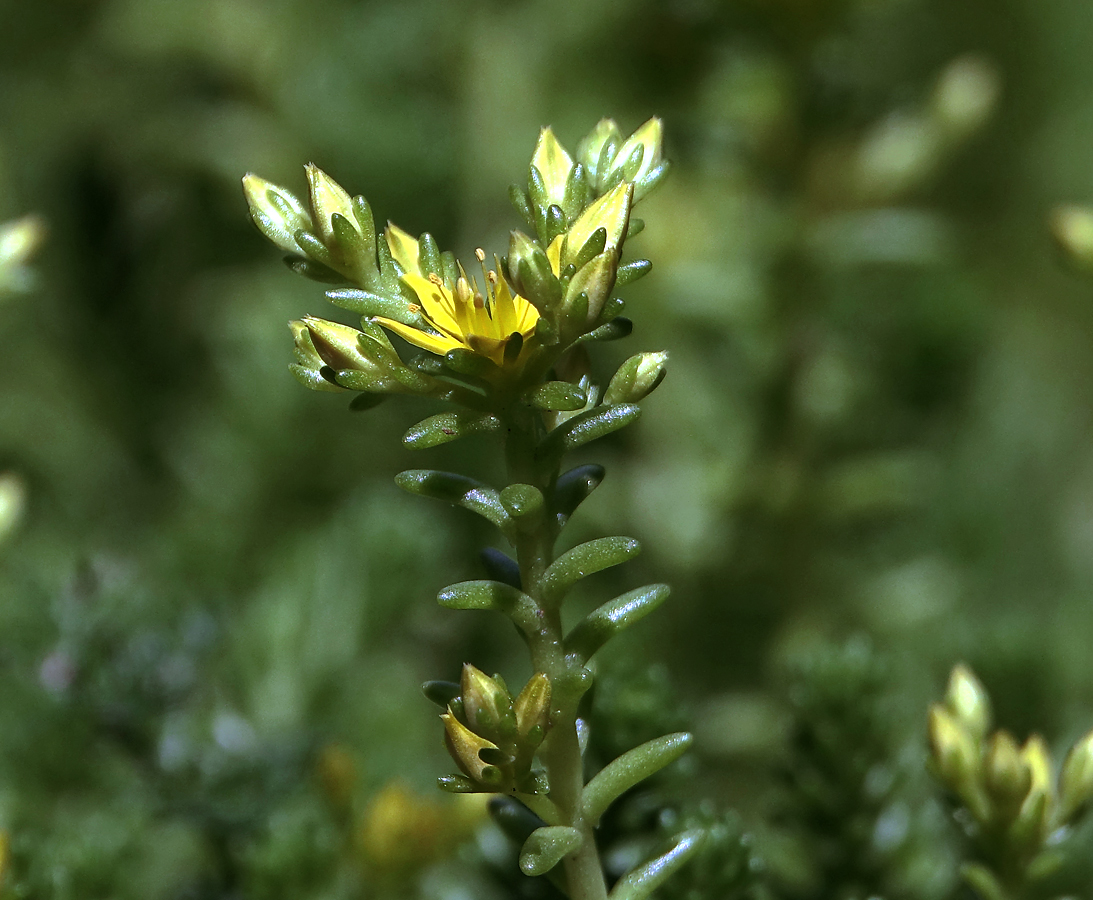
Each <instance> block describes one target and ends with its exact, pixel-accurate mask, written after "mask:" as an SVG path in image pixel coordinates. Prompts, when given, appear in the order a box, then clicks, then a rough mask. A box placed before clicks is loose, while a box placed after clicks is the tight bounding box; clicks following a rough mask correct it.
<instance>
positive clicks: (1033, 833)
mask: <svg viewBox="0 0 1093 900" xmlns="http://www.w3.org/2000/svg"><path fill="white" fill-rule="evenodd" d="M1021 762H1022V764H1023V765H1024V767H1025V770H1026V771H1027V772H1028V774H1029V788H1028V792H1027V794H1026V795H1025V799H1024V801H1023V802H1022V803H1021V810H1020V812H1019V813H1018V816H1017V822H1016V823H1015V825H1014V834H1015V836H1020V837H1021V838H1023V840H1024V842H1025V844H1026V845H1027V846H1029V847H1032V848H1038V847H1039V846H1040V844H1042V843H1043V841H1044V839H1045V838H1046V837H1047V834H1048V826H1049V823H1050V821H1051V817H1052V813H1053V811H1054V810H1053V806H1054V801H1055V797H1054V784H1053V782H1052V772H1051V752H1050V751H1049V750H1048V748H1047V744H1045V743H1044V739H1043V738H1042V737H1040V735H1038V734H1034V735H1032V736H1031V737H1030V738H1029V739H1028V740H1027V741H1025V746H1023V747H1022V748H1021Z"/></svg>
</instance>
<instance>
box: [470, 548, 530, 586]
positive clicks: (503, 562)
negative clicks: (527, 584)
mask: <svg viewBox="0 0 1093 900" xmlns="http://www.w3.org/2000/svg"><path fill="white" fill-rule="evenodd" d="M479 557H480V558H481V560H482V565H483V566H484V567H485V569H486V574H487V575H489V576H490V578H492V579H493V580H494V581H502V582H504V583H505V584H508V585H511V586H512V587H514V588H519V587H520V566H519V565H518V564H517V562H516V560H515V559H513V558H512V557H510V556H507V555H506V554H504V553H502V552H501V551H500V550H498V549H497V548H496V547H485V548H483V549H482V551H481V552H480V553H479Z"/></svg>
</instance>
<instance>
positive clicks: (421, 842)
mask: <svg viewBox="0 0 1093 900" xmlns="http://www.w3.org/2000/svg"><path fill="white" fill-rule="evenodd" d="M486 803H487V797H486V795H483V794H461V795H447V796H444V795H442V796H441V797H439V798H437V797H435V796H434V795H429V796H427V797H426V796H422V795H420V794H418V793H416V792H415V791H413V790H412V789H411V788H409V787H407V786H406V785H405V784H403V783H402V782H400V781H394V782H391V783H390V784H388V785H387V786H386V787H384V788H383V789H382V790H381V791H380V792H379V793H378V794H376V796H375V797H374V798H373V800H372V802H371V803H370V804H369V806H368V809H367V810H366V811H365V813H364V816H363V818H362V820H361V823H360V827H359V829H358V831H357V838H356V843H357V847H358V849H359V850H360V853H361V855H362V856H363V857H364V860H365V862H366V863H367V864H368V865H369V866H370V867H371V868H373V869H375V870H377V871H379V872H383V873H387V874H398V873H405V872H408V871H411V870H417V869H420V868H421V867H422V866H424V865H426V864H428V863H429V862H432V861H433V860H435V859H437V858H440V857H442V856H444V855H446V854H448V853H450V852H451V851H452V850H454V849H455V848H456V847H457V846H459V844H461V843H462V842H463V841H465V840H467V839H468V838H469V837H470V836H471V835H472V834H473V833H474V830H475V828H477V827H478V825H479V823H481V822H482V820H483V819H484V818H485V817H486Z"/></svg>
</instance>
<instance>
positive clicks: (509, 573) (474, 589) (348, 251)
mask: <svg viewBox="0 0 1093 900" xmlns="http://www.w3.org/2000/svg"><path fill="white" fill-rule="evenodd" d="M661 143H662V137H661V124H660V121H659V120H658V119H655V118H654V119H650V120H649V121H648V122H647V123H646V124H645V125H643V126H642V127H641V128H639V129H638V130H637V131H635V132H634V133H633V134H632V135H631V136H630V137H629V138H624V136H623V135H622V133H621V132H620V131H619V129H618V126H617V125H616V124H615V122H614V121H612V120H609V119H605V120H603V121H601V122H600V123H599V124H598V125H597V126H596V128H595V129H593V131H592V132H591V133H589V134H588V135H587V136H586V137H585V138H584V139H583V140H582V141H581V142H580V144H579V145H578V147H577V151H576V154H575V155H571V154H570V153H569V152H568V151H567V150H566V149H565V148H564V147H563V146H562V145H561V144H560V143H559V142H558V141H557V139H556V138H555V136H554V133H553V132H552V131H551V130H550V129H549V128H547V129H544V130H543V131H542V133H541V134H540V136H539V142H538V144H537V145H536V148H535V151H534V154H533V156H532V160H531V165H530V167H529V176H528V183H527V188H526V190H525V189H524V188H522V187H519V186H514V187H513V188H512V190H511V191H510V197H511V199H512V202H513V205H514V206H515V207H516V209H517V211H518V212H519V213H520V215H521V216H522V217H523V219H524V221H525V223H526V225H527V227H528V228H529V229H530V230H531V234H530V235H529V234H526V233H524V232H521V231H513V232H512V235H511V240H510V243H509V250H508V255H507V257H506V258H505V259H503V260H502V259H501V258H499V257H494V262H493V265H492V266H491V265H488V264H487V262H486V254H485V253H484V252H483V251H482V250H476V251H475V255H476V257H477V260H478V263H479V265H480V267H481V276H480V278H481V280H479V278H478V277H476V276H474V275H468V274H467V272H466V270H465V269H464V268H463V266H462V265H461V264H460V263H459V262H458V261H457V260H456V259H455V257H454V255H453V254H452V253H450V252H448V251H444V252H441V251H440V250H439V248H438V247H437V244H436V241H435V240H434V239H433V238H432V236H431V235H429V234H428V233H426V234H422V235H421V236H420V237H419V238H416V239H415V238H413V237H412V236H411V235H409V234H407V233H406V232H405V231H403V230H402V229H400V228H398V227H396V226H394V225H388V227H387V228H386V230H385V231H384V232H382V233H377V230H376V227H375V224H374V219H373V216H372V211H371V208H370V206H369V204H368V202H367V201H366V200H365V199H364V198H363V197H361V196H357V197H351V196H350V195H349V194H348V193H347V192H346V191H345V190H344V189H343V188H342V187H341V186H340V185H339V184H337V183H336V182H335V181H334V180H333V179H332V178H330V177H329V176H328V175H327V174H326V173H324V172H323V171H321V170H320V169H319V168H318V167H316V166H314V165H309V166H308V167H307V177H308V182H309V187H310V198H309V199H310V203H309V205H308V206H305V205H304V204H303V203H301V202H300V201H299V200H298V199H297V198H296V197H295V196H293V194H292V193H290V192H289V191H287V190H286V189H284V188H281V187H278V186H276V185H273V184H270V183H269V182H266V181H264V180H262V179H261V178H258V177H257V176H254V175H248V176H247V177H246V178H244V181H243V185H244V191H245V194H246V197H247V201H248V203H249V205H250V210H251V216H252V218H253V219H254V222H255V224H256V225H257V226H258V228H259V229H260V230H261V231H262V233H263V234H265V236H266V237H267V238H269V239H270V240H271V241H272V242H273V243H274V244H276V245H277V246H278V247H279V248H280V249H281V250H283V251H285V252H286V253H288V254H289V255H288V257H287V258H286V262H287V263H288V265H289V267H290V268H291V269H293V270H294V271H296V272H298V273H299V274H302V275H305V276H307V277H309V278H312V279H315V280H317V281H324V282H333V283H335V284H339V285H344V286H340V287H336V288H333V289H331V290H329V291H327V297H328V298H329V299H330V300H332V301H333V302H334V303H336V304H337V305H339V306H341V307H343V308H345V309H348V310H350V311H351V312H354V313H357V314H358V315H361V316H363V318H362V319H361V327H360V329H356V328H352V327H349V326H347V325H342V324H340V323H337V322H331V321H327V320H324V319H318V318H314V317H310V316H309V317H306V318H304V319H303V320H301V321H297V322H293V323H292V324H291V329H292V333H293V336H294V338H295V341H296V351H295V352H296V362H295V364H293V365H292V367H291V368H292V372H293V374H294V375H295V376H296V377H297V378H298V379H299V380H300V381H301V382H302V383H303V384H304V385H305V386H307V387H310V388H312V389H314V390H318V391H333V392H353V391H355V392H357V397H356V398H355V399H354V400H353V403H352V405H353V407H354V408H356V409H364V408H367V407H369V406H373V405H375V404H376V403H377V402H378V401H380V400H382V399H383V398H384V397H385V396H387V395H391V394H411V395H417V396H419V397H427V398H433V399H439V400H444V401H447V402H449V403H451V404H452V406H453V407H454V408H453V409H452V410H451V411H447V412H441V413H438V414H436V415H433V416H431V417H429V418H427V419H424V420H423V421H421V422H419V423H418V424H416V425H415V426H413V427H412V428H411V429H410V430H409V431H408V432H407V433H406V435H405V437H404V439H403V441H404V443H405V444H406V445H407V446H409V447H411V448H418V449H423V448H430V447H435V446H438V445H441V444H446V443H449V442H451V441H454V440H458V439H460V438H464V437H469V436H472V435H478V434H480V433H483V432H498V433H499V434H500V436H501V437H502V440H503V447H504V449H503V453H504V460H505V464H506V470H507V474H506V481H507V485H506V486H505V487H504V488H503V489H501V490H498V489H496V488H493V487H490V486H489V485H487V484H485V483H482V482H479V481H477V480H474V479H471V478H468V477H465V476H463V475H457V474H452V473H449V472H440V471H435V470H427V469H412V470H408V471H405V472H403V473H401V474H400V475H399V476H398V478H397V479H396V480H397V482H398V484H399V485H400V486H401V487H403V488H404V489H406V490H407V491H410V492H411V493H415V494H420V495H423V496H426V497H430V498H433V499H437V500H441V501H444V502H447V503H452V504H456V505H458V506H462V507H464V508H466V509H468V510H470V511H472V512H475V513H478V514H479V515H481V516H483V517H484V518H486V519H487V520H488V521H489V522H491V523H492V524H493V525H495V526H496V527H497V528H498V529H499V531H500V532H501V534H502V535H503V537H504V538H505V539H506V540H507V541H508V542H509V544H510V545H511V546H512V547H513V548H514V550H515V555H516V559H515V560H514V559H511V558H510V557H508V556H506V555H504V554H503V553H501V552H500V551H497V550H492V549H491V550H488V551H486V552H485V554H484V559H485V561H486V563H487V567H488V568H489V570H490V574H491V575H492V576H493V577H492V580H488V581H471V582H463V583H460V584H456V585H452V586H450V587H448V588H445V589H444V590H443V591H441V593H440V596H439V601H440V604H441V605H442V606H445V607H447V608H450V609H467V610H494V611H496V612H500V613H502V614H504V615H505V616H507V617H508V618H510V619H511V620H512V622H513V624H514V625H515V626H516V628H517V630H518V631H519V632H520V634H521V636H522V637H523V639H524V641H525V642H526V644H527V646H528V649H529V651H530V655H531V664H532V669H533V672H534V674H533V675H532V677H531V678H530V679H529V680H528V681H527V682H526V684H525V685H524V686H523V687H522V689H520V690H519V691H510V690H509V688H508V686H507V684H506V682H505V680H504V679H503V678H502V677H501V676H500V675H494V676H492V677H491V676H489V675H487V674H486V673H484V672H482V671H481V670H479V669H478V668H476V667H475V666H473V665H471V664H465V665H464V667H463V671H462V676H461V679H460V681H459V682H458V683H450V682H430V683H429V684H427V685H426V693H427V695H428V696H429V697H430V698H431V699H433V700H435V701H436V702H437V703H439V704H440V705H441V706H442V707H444V708H445V712H444V714H443V715H442V716H441V718H442V719H443V722H444V730H445V741H446V744H447V748H448V751H449V753H450V754H451V756H452V758H453V759H454V760H455V762H456V764H457V765H458V766H459V769H460V774H457V775H451V776H447V777H445V778H441V779H440V786H441V787H442V788H444V789H445V790H448V791H453V792H457V793H475V792H484V793H493V794H501V795H503V796H506V797H509V798H513V799H515V800H517V801H519V803H521V804H522V805H523V806H524V807H526V808H527V809H528V810H529V811H530V812H531V813H532V814H533V815H534V816H536V817H537V818H538V822H539V825H538V827H536V828H534V829H533V830H532V831H531V833H530V834H529V835H528V836H527V838H526V840H525V841H524V844H523V848H522V850H521V853H520V868H521V870H522V871H523V872H524V873H525V874H527V875H549V876H550V877H551V878H552V879H554V880H556V881H557V883H558V884H559V885H561V886H562V887H563V889H564V890H565V892H566V893H567V894H568V896H570V897H571V898H574V900H602V898H606V897H607V885H606V883H605V879H604V872H603V865H602V863H601V861H600V857H599V851H598V848H597V845H596V838H595V834H594V829H595V827H596V825H597V824H598V823H599V820H600V818H601V817H602V816H603V814H604V813H605V812H606V811H607V809H608V807H609V806H610V805H611V804H612V802H614V801H615V800H616V799H618V797H619V796H620V795H622V794H623V793H625V792H626V791H627V790H629V789H630V788H632V787H633V786H634V785H635V784H637V783H639V782H640V781H642V780H644V779H646V778H648V777H649V776H650V775H652V774H654V773H656V772H657V771H659V770H660V769H662V768H664V767H665V766H667V765H668V764H670V763H671V762H673V761H675V760H676V759H678V758H679V757H680V756H681V755H682V754H683V753H684V752H685V750H686V749H687V747H688V746H689V745H690V743H691V736H690V734H688V733H686V732H677V733H673V734H667V735H664V736H661V737H656V738H653V739H651V740H648V741H646V742H645V743H643V744H641V745H639V746H637V747H632V748H629V749H628V750H626V752H624V753H622V754H621V755H620V756H618V757H617V758H615V759H612V760H611V761H609V762H607V763H606V765H604V767H603V768H602V769H601V770H600V771H599V772H598V773H597V774H596V775H595V776H594V777H593V778H592V779H591V780H590V781H588V782H586V781H585V775H584V766H583V761H582V750H583V744H584V741H585V737H584V735H585V732H586V730H587V729H588V728H589V727H590V726H589V724H588V723H587V722H585V721H583V720H582V719H581V718H580V716H579V713H578V708H579V704H580V701H581V698H582V696H583V695H584V694H585V693H586V692H587V691H588V689H589V688H590V687H591V685H592V683H593V680H594V676H593V670H592V668H590V666H589V662H590V660H591V658H592V657H593V656H594V655H595V654H596V652H597V651H598V650H600V648H601V647H603V645H604V644H605V643H607V641H609V640H610V639H611V638H612V637H614V636H615V635H616V634H618V633H619V632H621V631H622V630H623V629H625V628H627V627H628V626H630V625H632V624H633V623H635V622H637V621H638V620H640V619H642V618H644V617H645V616H646V615H647V614H649V613H650V612H652V611H653V610H654V609H656V608H657V607H658V606H659V605H660V604H661V603H663V601H664V600H665V599H666V598H667V596H668V588H667V586H666V585H663V584H653V585H648V586H646V587H642V588H637V589H635V590H632V591H629V592H628V593H625V594H623V595H622V596H619V597H616V598H615V599H614V600H611V601H609V602H608V603H606V604H604V605H603V606H601V607H599V608H598V609H596V610H595V611H593V612H592V613H590V614H589V615H587V616H586V617H585V618H584V619H582V620H581V621H580V622H579V623H577V624H576V625H575V626H573V627H571V628H568V629H566V628H563V623H562V605H563V602H564V601H565V599H566V597H567V595H568V594H569V593H570V591H571V590H572V588H574V587H575V586H576V585H577V583H578V582H579V581H581V580H582V579H583V578H585V577H587V576H588V575H591V574H594V573H596V572H599V571H602V570H604V569H607V568H610V567H612V566H616V565H619V564H620V563H623V562H625V561H627V560H629V559H631V558H633V557H634V556H635V555H637V553H638V552H639V550H640V547H639V545H638V542H637V541H635V540H633V539H632V538H624V537H606V538H599V539H595V540H591V541H587V542H585V543H583V544H580V545H578V546H576V547H573V548H572V549H569V550H567V551H565V552H564V553H561V554H559V553H558V552H557V551H556V549H555V545H556V544H557V542H558V539H559V537H560V535H561V531H562V529H563V527H564V526H565V524H566V522H567V521H568V520H569V518H570V516H572V515H573V513H574V512H575V510H576V509H577V507H578V506H579V505H580V503H581V502H582V501H584V500H585V499H586V498H587V497H588V496H589V494H591V493H592V491H593V490H595V488H596V487H597V486H598V485H599V483H600V481H601V480H602V479H603V477H604V470H603V469H602V468H601V467H599V466H593V465H583V466H579V467H577V468H575V469H571V470H569V471H567V472H564V473H563V472H562V463H563V459H564V457H565V455H566V453H567V452H569V451H572V450H575V449H577V448H579V447H582V446H584V445H585V444H587V443H589V442H590V441H593V440H596V439H597V438H601V437H604V436H606V435H608V434H611V433H613V432H615V431H618V430H619V429H620V428H623V427H625V426H626V425H629V424H630V423H632V422H634V421H635V420H636V419H637V418H638V415H639V414H640V408H639V406H638V405H637V404H638V402H639V401H640V400H642V399H643V398H645V397H646V395H648V394H649V393H650V392H651V391H653V390H654V389H655V388H656V387H657V386H658V385H659V384H660V382H661V380H662V379H663V378H664V374H665V363H666V359H667V355H666V354H665V353H662V352H661V353H642V354H638V355H636V356H632V357H630V358H629V359H628V360H626V362H624V363H623V364H622V365H621V366H620V367H619V369H618V371H617V372H616V373H615V375H614V376H613V377H612V378H611V379H610V382H609V383H608V384H607V385H606V386H603V385H600V384H597V383H596V382H595V381H594V380H593V375H592V370H591V366H590V359H589V347H590V346H592V345H593V344H595V342H598V341H605V340H615V339H618V338H622V337H626V336H627V335H628V334H629V333H630V331H631V329H632V325H631V323H630V321H629V320H627V319H625V318H623V317H622V316H621V312H622V309H623V302H622V300H621V299H619V298H617V297H616V296H615V295H614V290H615V288H616V287H617V286H622V285H625V284H628V283H630V282H631V281H633V280H634V279H636V278H639V277H641V276H642V275H644V274H646V272H648V270H649V268H650V264H649V262H648V261H646V260H641V259H639V260H635V261H633V262H629V263H625V264H624V263H623V262H622V253H623V248H624V244H626V242H627V240H628V239H629V238H630V237H632V236H633V235H635V234H637V233H638V232H639V231H641V229H642V227H643V223H642V221H641V220H640V219H637V218H636V217H634V216H632V214H631V212H632V209H633V207H634V205H635V204H637V203H638V202H639V201H640V200H641V199H642V198H644V196H645V195H646V194H647V193H648V192H649V191H651V190H652V189H653V188H654V187H656V186H657V185H658V184H659V183H660V181H661V180H662V179H663V177H664V175H665V174H666V173H667V170H668V163H667V162H666V161H665V160H664V159H663V156H662V149H661ZM386 332H390V333H392V334H394V335H396V336H398V337H399V338H401V339H402V340H404V341H405V342H407V343H408V344H409V345H411V346H412V347H417V348H420V349H421V350H424V351H426V352H425V353H424V354H416V355H410V354H406V353H405V352H403V353H400V352H399V351H398V350H397V349H396V347H395V346H394V344H392V343H391V341H390V339H389V338H388V337H387V334H386ZM591 727H595V726H594V725H592V726H591ZM706 834H707V831H706V830H704V829H702V828H694V829H690V830H687V831H684V832H682V833H681V834H680V835H678V837H677V839H676V840H675V841H674V843H673V845H672V846H671V847H669V848H668V849H667V850H665V851H664V852H663V853H661V854H660V855H659V856H657V857H656V858H654V859H653V860H651V861H649V862H646V863H644V864H642V865H639V866H636V867H635V868H633V869H631V870H630V871H629V872H627V873H626V874H624V875H623V876H622V877H621V878H620V879H619V880H618V881H617V883H616V884H615V886H614V888H613V889H612V892H611V896H612V898H615V900H637V898H641V897H647V896H649V895H650V894H651V892H652V891H653V890H655V889H656V887H658V886H659V885H660V884H661V883H663V882H664V881H665V879H666V878H667V877H668V876H669V875H670V874H671V873H672V872H674V871H675V870H676V869H678V868H679V867H680V866H681V865H682V864H683V863H684V862H686V861H687V860H688V859H689V858H690V857H691V856H693V855H694V854H695V853H696V852H697V851H698V850H699V849H700V847H701V845H702V843H703V841H704V839H705V837H706Z"/></svg>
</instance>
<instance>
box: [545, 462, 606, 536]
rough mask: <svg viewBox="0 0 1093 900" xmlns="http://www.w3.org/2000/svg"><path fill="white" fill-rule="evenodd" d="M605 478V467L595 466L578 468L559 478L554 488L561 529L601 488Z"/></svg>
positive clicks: (556, 513)
mask: <svg viewBox="0 0 1093 900" xmlns="http://www.w3.org/2000/svg"><path fill="white" fill-rule="evenodd" d="M603 476H604V468H603V466H597V465H594V464H589V465H585V466H577V468H575V469H570V470H569V471H568V472H565V473H563V474H562V475H560V476H559V478H558V481H557V483H556V484H555V486H554V513H555V515H556V516H557V517H558V525H559V527H564V526H565V523H566V522H567V521H568V520H569V517H570V516H571V515H573V513H574V512H575V511H576V509H577V507H578V506H580V505H581V504H582V503H583V502H584V501H585V499H586V498H587V497H588V495H589V494H591V493H592V492H593V491H594V490H596V488H598V487H599V486H600V482H601V481H603Z"/></svg>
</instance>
